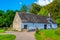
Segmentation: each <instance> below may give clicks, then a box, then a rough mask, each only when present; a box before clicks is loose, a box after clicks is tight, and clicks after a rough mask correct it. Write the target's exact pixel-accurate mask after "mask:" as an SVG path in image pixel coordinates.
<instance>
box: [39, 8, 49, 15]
mask: <svg viewBox="0 0 60 40" xmlns="http://www.w3.org/2000/svg"><path fill="white" fill-rule="evenodd" d="M38 15H44V16H47V15H48V11H47V10H46V9H45V8H41V10H40V12H38Z"/></svg>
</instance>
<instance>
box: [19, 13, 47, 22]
mask: <svg viewBox="0 0 60 40" xmlns="http://www.w3.org/2000/svg"><path fill="white" fill-rule="evenodd" d="M18 15H19V16H20V18H21V20H22V22H23V23H48V20H47V18H48V17H47V16H41V15H36V14H31V13H23V12H18Z"/></svg>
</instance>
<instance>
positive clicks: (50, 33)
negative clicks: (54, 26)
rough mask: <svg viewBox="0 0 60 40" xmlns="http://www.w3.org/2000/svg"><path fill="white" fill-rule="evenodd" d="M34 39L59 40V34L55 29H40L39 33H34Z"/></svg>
mask: <svg viewBox="0 0 60 40" xmlns="http://www.w3.org/2000/svg"><path fill="white" fill-rule="evenodd" d="M35 36H36V40H60V35H58V34H56V30H40V34H37V33H36V34H35Z"/></svg>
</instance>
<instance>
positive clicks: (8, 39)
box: [0, 34, 15, 40]
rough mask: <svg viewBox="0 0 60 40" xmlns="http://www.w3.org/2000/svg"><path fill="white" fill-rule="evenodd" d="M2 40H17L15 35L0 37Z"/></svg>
mask: <svg viewBox="0 0 60 40" xmlns="http://www.w3.org/2000/svg"><path fill="white" fill-rule="evenodd" d="M0 40H15V35H12V34H5V35H0Z"/></svg>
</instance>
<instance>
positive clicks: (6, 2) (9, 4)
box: [0, 0, 47, 11]
mask: <svg viewBox="0 0 60 40" xmlns="http://www.w3.org/2000/svg"><path fill="white" fill-rule="evenodd" d="M43 1H46V0H43ZM43 1H42V0H0V10H4V11H6V10H19V9H20V8H21V7H22V5H24V4H25V5H31V4H32V3H37V4H39V5H43V4H44V2H43ZM41 2H42V3H41ZM46 3H47V2H46Z"/></svg>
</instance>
